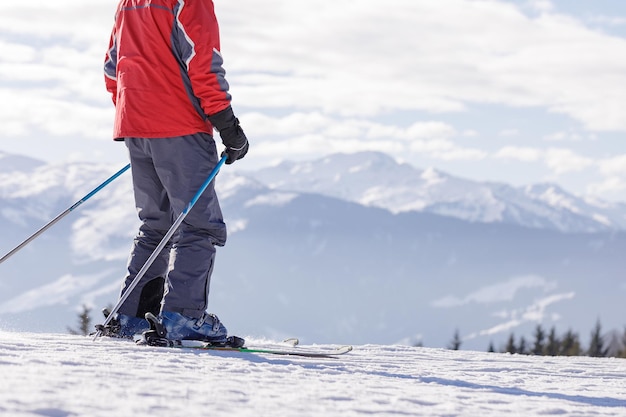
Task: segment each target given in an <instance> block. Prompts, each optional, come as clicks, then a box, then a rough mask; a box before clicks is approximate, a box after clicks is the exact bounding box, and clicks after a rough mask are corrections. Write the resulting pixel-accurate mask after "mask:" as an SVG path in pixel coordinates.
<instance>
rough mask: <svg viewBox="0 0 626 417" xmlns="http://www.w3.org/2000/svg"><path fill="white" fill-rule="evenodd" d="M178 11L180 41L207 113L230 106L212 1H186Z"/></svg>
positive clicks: (196, 93)
mask: <svg viewBox="0 0 626 417" xmlns="http://www.w3.org/2000/svg"><path fill="white" fill-rule="evenodd" d="M184 4H185V5H184V6H183V7H182V9H181V10H180V11H179V13H178V17H177V22H176V23H177V25H178V28H177V29H178V31H177V32H178V34H179V35H178V36H177V42H178V47H179V51H180V53H181V59H182V61H183V65H185V67H186V70H187V74H188V76H189V80H190V82H191V89H192V91H193V93H194V95H195V96H196V97H197V98H198V99H199V100H200V106H201V107H202V110H203V111H204V113H205V114H206V115H208V116H210V115H213V114H215V113H217V112H220V111H222V110H224V109H226V108H227V107H228V106H230V102H231V96H230V94H229V93H228V89H229V86H228V82H227V81H226V78H225V71H224V68H223V66H222V64H223V60H222V54H221V53H220V35H219V26H218V23H217V18H216V17H215V11H214V7H213V2H212V1H210V0H204V1H195V2H187V3H184Z"/></svg>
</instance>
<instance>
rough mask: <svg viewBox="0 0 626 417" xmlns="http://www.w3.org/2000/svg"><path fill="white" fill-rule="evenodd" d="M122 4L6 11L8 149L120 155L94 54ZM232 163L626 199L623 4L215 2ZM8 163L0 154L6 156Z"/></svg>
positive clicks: (2, 142)
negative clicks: (241, 151)
mask: <svg viewBox="0 0 626 417" xmlns="http://www.w3.org/2000/svg"><path fill="white" fill-rule="evenodd" d="M117 3H118V2H117V0H88V1H85V0H56V1H43V0H20V1H19V2H6V1H4V2H2V3H1V4H0V97H1V98H2V99H1V100H0V126H1V129H0V151H4V152H9V153H17V154H23V155H31V156H33V157H36V158H40V159H44V160H47V161H50V162H61V161H66V160H77V159H80V160H89V161H96V160H104V161H107V162H111V163H114V164H120V165H123V164H125V163H126V162H127V156H126V152H125V148H124V146H123V145H121V144H119V143H113V142H112V141H111V130H112V119H113V106H112V104H111V100H110V98H109V97H108V95H107V93H106V91H105V89H104V81H103V75H102V63H103V60H104V53H105V51H106V48H107V45H108V40H109V39H108V38H109V33H110V29H111V26H112V22H113V15H114V11H115V8H116V6H117ZM215 6H216V11H217V14H218V19H219V20H220V24H221V34H222V53H223V55H224V59H225V68H226V70H227V79H228V81H229V82H230V84H231V93H232V95H233V107H234V108H235V111H236V112H237V113H238V115H239V118H240V119H241V122H242V125H243V127H244V129H245V130H246V133H247V135H248V136H249V138H250V139H251V142H252V148H251V151H250V154H249V156H248V157H247V158H246V159H245V160H244V161H241V162H240V163H238V164H236V165H235V166H233V168H230V167H229V169H235V168H236V167H237V166H238V167H239V168H238V169H253V168H257V167H261V166H265V165H269V164H273V163H276V162H277V161H280V160H284V159H290V160H301V159H311V158H314V157H319V156H323V155H325V154H328V153H334V152H354V151H360V150H380V151H384V152H386V153H388V154H390V155H392V156H394V157H395V158H396V159H397V160H398V161H403V162H408V163H411V164H412V165H414V166H416V167H420V168H427V167H435V168H438V169H441V170H443V171H446V172H449V173H451V174H454V175H458V176H462V177H465V178H469V179H475V180H490V181H502V182H507V183H510V184H512V185H525V184H530V183H536V182H542V181H550V182H556V183H558V184H560V185H562V186H563V187H565V188H566V189H568V190H570V191H572V192H574V193H576V194H580V195H585V196H589V197H594V198H602V199H606V200H619V201H626V149H625V143H626V142H625V141H624V137H625V133H626V2H624V1H622V0H385V1H374V0H317V1H314V2H313V1H302V0H266V1H263V2H259V1H258V0H228V1H227V0H215ZM0 163H1V162H0Z"/></svg>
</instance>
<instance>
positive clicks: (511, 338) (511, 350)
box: [505, 333, 517, 354]
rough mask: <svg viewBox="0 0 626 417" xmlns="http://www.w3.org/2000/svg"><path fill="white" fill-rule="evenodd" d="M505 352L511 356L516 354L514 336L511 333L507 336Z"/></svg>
mask: <svg viewBox="0 0 626 417" xmlns="http://www.w3.org/2000/svg"><path fill="white" fill-rule="evenodd" d="M505 352H508V353H511V354H513V353H517V348H516V347H515V335H514V334H513V333H511V335H510V336H509V340H508V342H507V343H506V348H505Z"/></svg>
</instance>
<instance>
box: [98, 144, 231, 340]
mask: <svg viewBox="0 0 626 417" xmlns="http://www.w3.org/2000/svg"><path fill="white" fill-rule="evenodd" d="M227 158H228V155H226V154H225V155H224V156H223V157H222V159H220V161H219V162H218V163H217V165H216V166H215V168H213V171H211V173H210V174H209V176H208V178H207V179H206V180H205V181H204V183H203V184H202V186H201V187H200V189H199V190H198V192H197V193H196V194H195V195H194V196H193V198H192V199H191V201H190V202H189V204H187V207H185V209H184V210H183V211H182V213H180V215H179V216H178V218H177V219H176V221H175V222H174V224H172V226H171V227H170V229H169V230H168V231H167V233H166V234H165V236H163V239H161V242H159V244H158V245H157V247H156V248H155V249H154V251H153V252H152V254H151V255H150V257H149V258H148V260H146V263H144V265H143V266H142V267H141V269H140V270H139V272H137V275H135V278H134V279H133V280H132V281H131V283H130V284H129V285H128V287H126V290H125V291H124V293H123V294H122V295H121V296H120V299H119V300H118V301H117V304H115V307H113V308H112V309H111V312H110V313H109V315H108V316H107V317H106V319H105V320H104V323H103V324H102V327H101V328H104V327H105V326H106V325H107V324H109V323H110V322H111V320H112V319H113V317H114V315H115V313H117V310H119V309H120V307H121V306H122V304H124V301H126V299H127V298H128V297H129V296H130V293H131V292H132V291H133V289H134V288H135V287H136V286H137V284H138V283H139V281H140V280H141V278H143V276H144V275H145V274H146V272H147V271H148V268H150V266H151V265H152V263H153V262H154V261H155V259H156V258H157V256H159V254H160V253H161V251H162V250H163V248H164V247H165V245H166V244H167V242H168V241H169V240H170V239H171V237H172V235H174V232H176V230H177V229H178V227H179V226H180V224H181V223H182V222H183V220H185V217H187V214H188V213H189V211H191V209H192V208H193V206H194V205H195V204H196V202H197V201H198V200H199V199H200V196H202V193H204V191H205V190H206V189H207V187H208V186H209V184H211V181H213V178H215V176H216V175H217V173H218V171H219V170H220V168H221V167H222V165H224V162H226V159H227ZM101 335H102V331H101V330H100V329H98V331H97V332H96V336H95V337H94V338H93V340H94V341H95V340H96V339H97V338H98V337H100V336H101Z"/></svg>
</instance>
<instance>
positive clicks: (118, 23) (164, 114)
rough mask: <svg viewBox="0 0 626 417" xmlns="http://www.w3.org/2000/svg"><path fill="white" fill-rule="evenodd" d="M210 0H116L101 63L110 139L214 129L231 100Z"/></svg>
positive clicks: (147, 136)
mask: <svg viewBox="0 0 626 417" xmlns="http://www.w3.org/2000/svg"><path fill="white" fill-rule="evenodd" d="M222 63H223V61H222V56H221V54H220V38H219V28H218V23H217V19H216V17H215V12H214V8H213V1H212V0H186V1H185V0H121V1H120V3H119V6H118V8H117V13H116V15H115V25H114V27H113V31H112V33H111V40H110V43H109V50H108V51H107V54H106V59H105V63H104V74H105V77H104V78H105V83H106V88H107V90H108V91H109V92H110V93H111V94H112V96H113V103H114V104H115V124H114V132H113V133H114V139H117V140H123V138H124V137H142V138H162V137H175V136H183V135H189V134H194V133H198V132H206V133H210V134H212V133H213V127H212V126H211V124H210V123H209V122H208V121H207V115H213V114H215V113H217V112H219V111H221V110H224V109H225V108H227V107H228V106H229V105H230V101H231V97H230V94H228V83H227V82H226V79H225V78H224V69H223V67H222Z"/></svg>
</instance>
